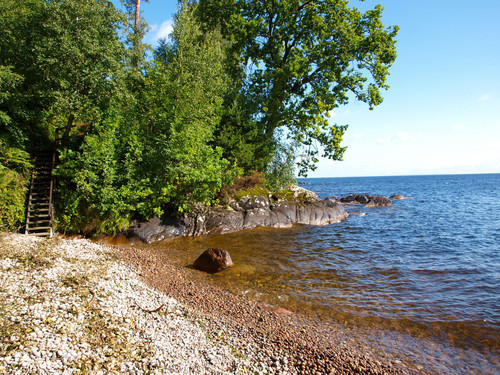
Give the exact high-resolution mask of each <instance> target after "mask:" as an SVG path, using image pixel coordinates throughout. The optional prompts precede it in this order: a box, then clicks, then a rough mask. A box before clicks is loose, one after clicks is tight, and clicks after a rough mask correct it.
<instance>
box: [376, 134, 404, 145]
mask: <svg viewBox="0 0 500 375" xmlns="http://www.w3.org/2000/svg"><path fill="white" fill-rule="evenodd" d="M408 139H410V134H408V133H407V132H403V131H399V132H397V133H396V134H395V135H393V136H392V137H385V138H379V139H377V140H376V141H375V143H376V144H378V145H388V144H391V143H395V142H399V141H407V140H408Z"/></svg>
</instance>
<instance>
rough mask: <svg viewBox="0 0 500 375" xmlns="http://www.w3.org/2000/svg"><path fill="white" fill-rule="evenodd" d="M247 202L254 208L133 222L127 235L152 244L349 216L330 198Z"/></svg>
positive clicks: (208, 210)
mask: <svg viewBox="0 0 500 375" xmlns="http://www.w3.org/2000/svg"><path fill="white" fill-rule="evenodd" d="M257 202H258V203H257ZM262 202H266V204H263V203H262ZM247 203H248V205H247V206H246V207H253V208H248V209H244V208H241V209H238V210H235V209H232V208H231V209H225V208H220V207H219V208H207V207H204V208H203V209H199V210H196V211H194V212H192V213H191V214H189V215H184V217H183V218H182V219H172V218H165V217H164V218H162V219H159V218H152V219H150V220H149V221H147V222H142V223H135V224H134V225H132V226H131V227H130V229H129V235H130V236H133V237H137V238H139V239H140V240H141V241H143V242H146V243H151V242H155V241H162V240H164V239H167V238H168V237H176V236H198V235H204V234H222V233H230V232H236V231H239V230H243V229H253V228H257V227H275V228H286V227H290V226H292V225H293V224H309V225H327V224H332V223H338V222H340V221H342V220H345V219H346V218H347V216H348V213H347V212H346V211H345V210H344V207H342V205H340V204H338V203H337V202H336V201H334V200H332V199H325V200H319V198H318V200H317V201H303V202H290V201H281V200H279V199H277V198H276V199H273V198H272V197H271V198H270V197H260V198H259V197H254V198H252V200H248V201H247Z"/></svg>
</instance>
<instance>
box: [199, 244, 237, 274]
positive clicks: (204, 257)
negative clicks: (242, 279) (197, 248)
mask: <svg viewBox="0 0 500 375" xmlns="http://www.w3.org/2000/svg"><path fill="white" fill-rule="evenodd" d="M232 265H233V261H232V260H231V256H230V255H229V253H228V252H227V251H226V250H222V249H217V248H210V249H207V250H205V251H204V252H203V253H202V254H201V255H200V256H199V257H198V258H197V259H196V260H195V261H194V263H193V266H194V267H195V268H196V269H198V270H200V271H204V272H208V273H215V272H219V271H222V270H225V269H226V268H229V267H231V266H232Z"/></svg>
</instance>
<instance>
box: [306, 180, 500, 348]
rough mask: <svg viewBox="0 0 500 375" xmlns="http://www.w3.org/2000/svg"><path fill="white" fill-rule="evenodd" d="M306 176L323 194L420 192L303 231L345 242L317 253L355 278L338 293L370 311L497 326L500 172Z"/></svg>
mask: <svg viewBox="0 0 500 375" xmlns="http://www.w3.org/2000/svg"><path fill="white" fill-rule="evenodd" d="M302 181H305V182H306V183H307V184H308V185H305V187H306V188H308V189H310V190H313V191H315V192H316V193H318V195H319V196H320V197H322V198H326V197H329V196H337V197H340V196H344V195H347V194H351V193H369V194H379V195H385V196H391V195H392V194H394V193H399V194H402V195H404V196H408V197H411V199H405V200H396V201H393V205H392V206H391V207H390V208H382V207H381V208H377V209H363V208H362V207H361V206H358V207H353V208H350V210H352V211H361V212H365V213H366V214H367V215H366V216H362V217H355V216H351V217H349V218H348V220H346V221H344V222H342V223H340V224H338V225H336V227H335V228H332V227H320V228H312V227H311V228H308V232H309V233H308V234H305V233H304V234H305V235H307V236H312V237H315V238H317V239H320V240H319V241H316V242H315V245H314V251H321V250H322V249H325V248H328V247H329V246H331V245H332V244H333V245H336V246H338V247H339V248H340V251H333V252H328V253H326V254H323V256H321V257H318V258H317V262H319V263H321V268H327V267H328V266H327V265H329V266H331V271H332V272H337V273H340V274H342V277H343V278H345V279H346V280H349V281H348V282H346V283H345V285H344V287H343V288H341V289H339V290H338V292H339V293H337V292H336V291H333V290H330V292H331V293H332V294H333V295H336V294H341V295H342V296H341V297H339V298H341V299H344V300H345V301H346V302H348V303H350V302H349V301H352V300H355V301H356V302H355V305H356V309H357V310H358V311H359V313H365V314H368V315H370V314H372V315H377V316H383V317H392V316H393V315H394V314H395V312H396V311H397V310H400V313H401V315H402V316H404V317H405V318H408V319H412V320H415V321H417V322H423V323H432V322H434V321H443V322H462V323H464V324H472V325H477V326H482V327H491V328H497V329H498V327H499V326H500V174H488V175H439V176H397V177H366V178H326V179H307V180H302ZM348 210H349V208H348ZM310 261H312V263H314V260H312V259H310ZM318 266H319V265H318ZM311 267H313V268H314V267H315V266H314V265H311ZM351 283H352V284H354V285H353V286H352V288H351V287H350V286H349V284H351ZM373 302H375V303H379V304H383V303H384V302H385V307H384V306H380V307H376V305H373ZM497 339H498V337H497Z"/></svg>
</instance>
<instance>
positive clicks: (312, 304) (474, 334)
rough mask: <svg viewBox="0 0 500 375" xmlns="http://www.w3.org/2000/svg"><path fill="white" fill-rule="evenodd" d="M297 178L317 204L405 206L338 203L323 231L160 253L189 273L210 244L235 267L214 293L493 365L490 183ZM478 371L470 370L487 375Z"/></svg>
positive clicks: (498, 254)
mask: <svg viewBox="0 0 500 375" xmlns="http://www.w3.org/2000/svg"><path fill="white" fill-rule="evenodd" d="M300 181H302V182H304V183H305V185H303V187H305V188H307V189H309V190H312V191H314V192H316V193H317V194H318V195H319V196H320V197H321V198H326V197H342V196H346V195H349V194H354V193H367V194H372V195H375V194H376V195H383V196H388V197H389V196H391V195H393V194H394V193H398V194H401V195H404V196H407V197H410V199H404V200H395V201H393V204H392V206H391V207H378V208H364V207H363V206H362V205H351V206H346V210H347V211H349V212H350V213H351V215H350V216H349V217H348V218H347V220H345V221H343V222H341V223H337V224H331V225H327V226H305V225H301V226H295V227H293V228H289V229H274V228H265V229H257V230H250V231H241V232H236V233H230V234H225V235H218V236H207V237H198V238H191V239H181V240H179V241H174V242H171V243H170V245H169V246H168V247H169V248H170V250H171V254H172V259H174V258H177V259H178V261H179V264H183V265H189V264H192V262H193V261H194V259H196V257H197V256H198V255H199V254H200V253H201V251H202V250H204V249H206V248H208V247H212V246H215V247H221V248H223V249H226V250H228V251H229V252H230V254H231V257H232V259H233V262H234V264H235V266H234V267H233V268H231V269H228V270H226V271H224V272H222V273H220V274H216V275H214V276H211V277H212V278H214V279H216V280H217V281H218V282H220V283H221V284H222V285H223V286H225V287H228V288H230V289H233V290H234V289H236V291H238V292H243V293H245V294H248V295H249V296H250V297H252V298H256V299H260V300H264V301H266V302H270V303H276V304H280V305H282V306H284V307H286V308H290V309H293V310H297V311H306V312H307V311H308V312H309V313H311V312H312V313H313V314H318V315H320V316H323V317H327V318H329V319H330V318H333V319H334V320H335V321H337V322H341V323H342V324H347V325H349V326H351V325H352V326H360V327H375V328H380V329H383V330H385V332H400V333H404V334H405V335H406V334H409V335H410V336H411V337H414V338H422V339H425V340H428V339H430V340H437V341H436V342H439V343H443V345H446V346H447V347H448V346H449V347H456V348H461V350H466V351H467V353H489V354H487V355H488V358H490V361H493V362H491V363H495V365H494V366H493V368H500V361H499V358H500V351H499V345H500V174H488V175H439V176H396V177H362V178H361V177H359V178H310V179H301V180H300ZM361 214H366V215H361ZM172 249H176V250H175V251H174V250H172ZM172 251H173V252H172ZM395 345H400V344H395ZM419 345H420V344H419ZM422 345H423V347H425V346H426V345H427V344H422ZM417 346H418V345H417ZM412 350H415V349H412ZM422 350H423V349H416V351H417V352H422ZM471 350H472V351H471ZM434 351H435V350H430V352H431V353H430V355H431V356H432V355H434V354H433V352H434ZM463 355H464V354H463V353H461V354H456V353H455V352H452V354H450V355H449V356H448V358H451V360H450V361H451V362H453V361H455V359H456V358H458V357H459V356H463ZM474 355H475V354H474ZM478 355H479V357H480V358H482V357H481V355H482V354H478ZM436 358H437V359H436V362H437V363H439V362H440V361H441V358H442V357H436ZM491 358H493V359H491ZM464 361H465V362H467V363H471V362H474V361H476V357H474V359H470V358H469V359H464ZM481 366H482V365H478V367H477V368H476V370H474V371H473V372H480V373H481V372H487V373H493V372H495V371H491V370H484V369H485V367H481ZM454 371H455V370H454ZM456 371H458V372H460V373H468V371H467V370H466V371H461V370H456ZM438 372H439V371H438Z"/></svg>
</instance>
